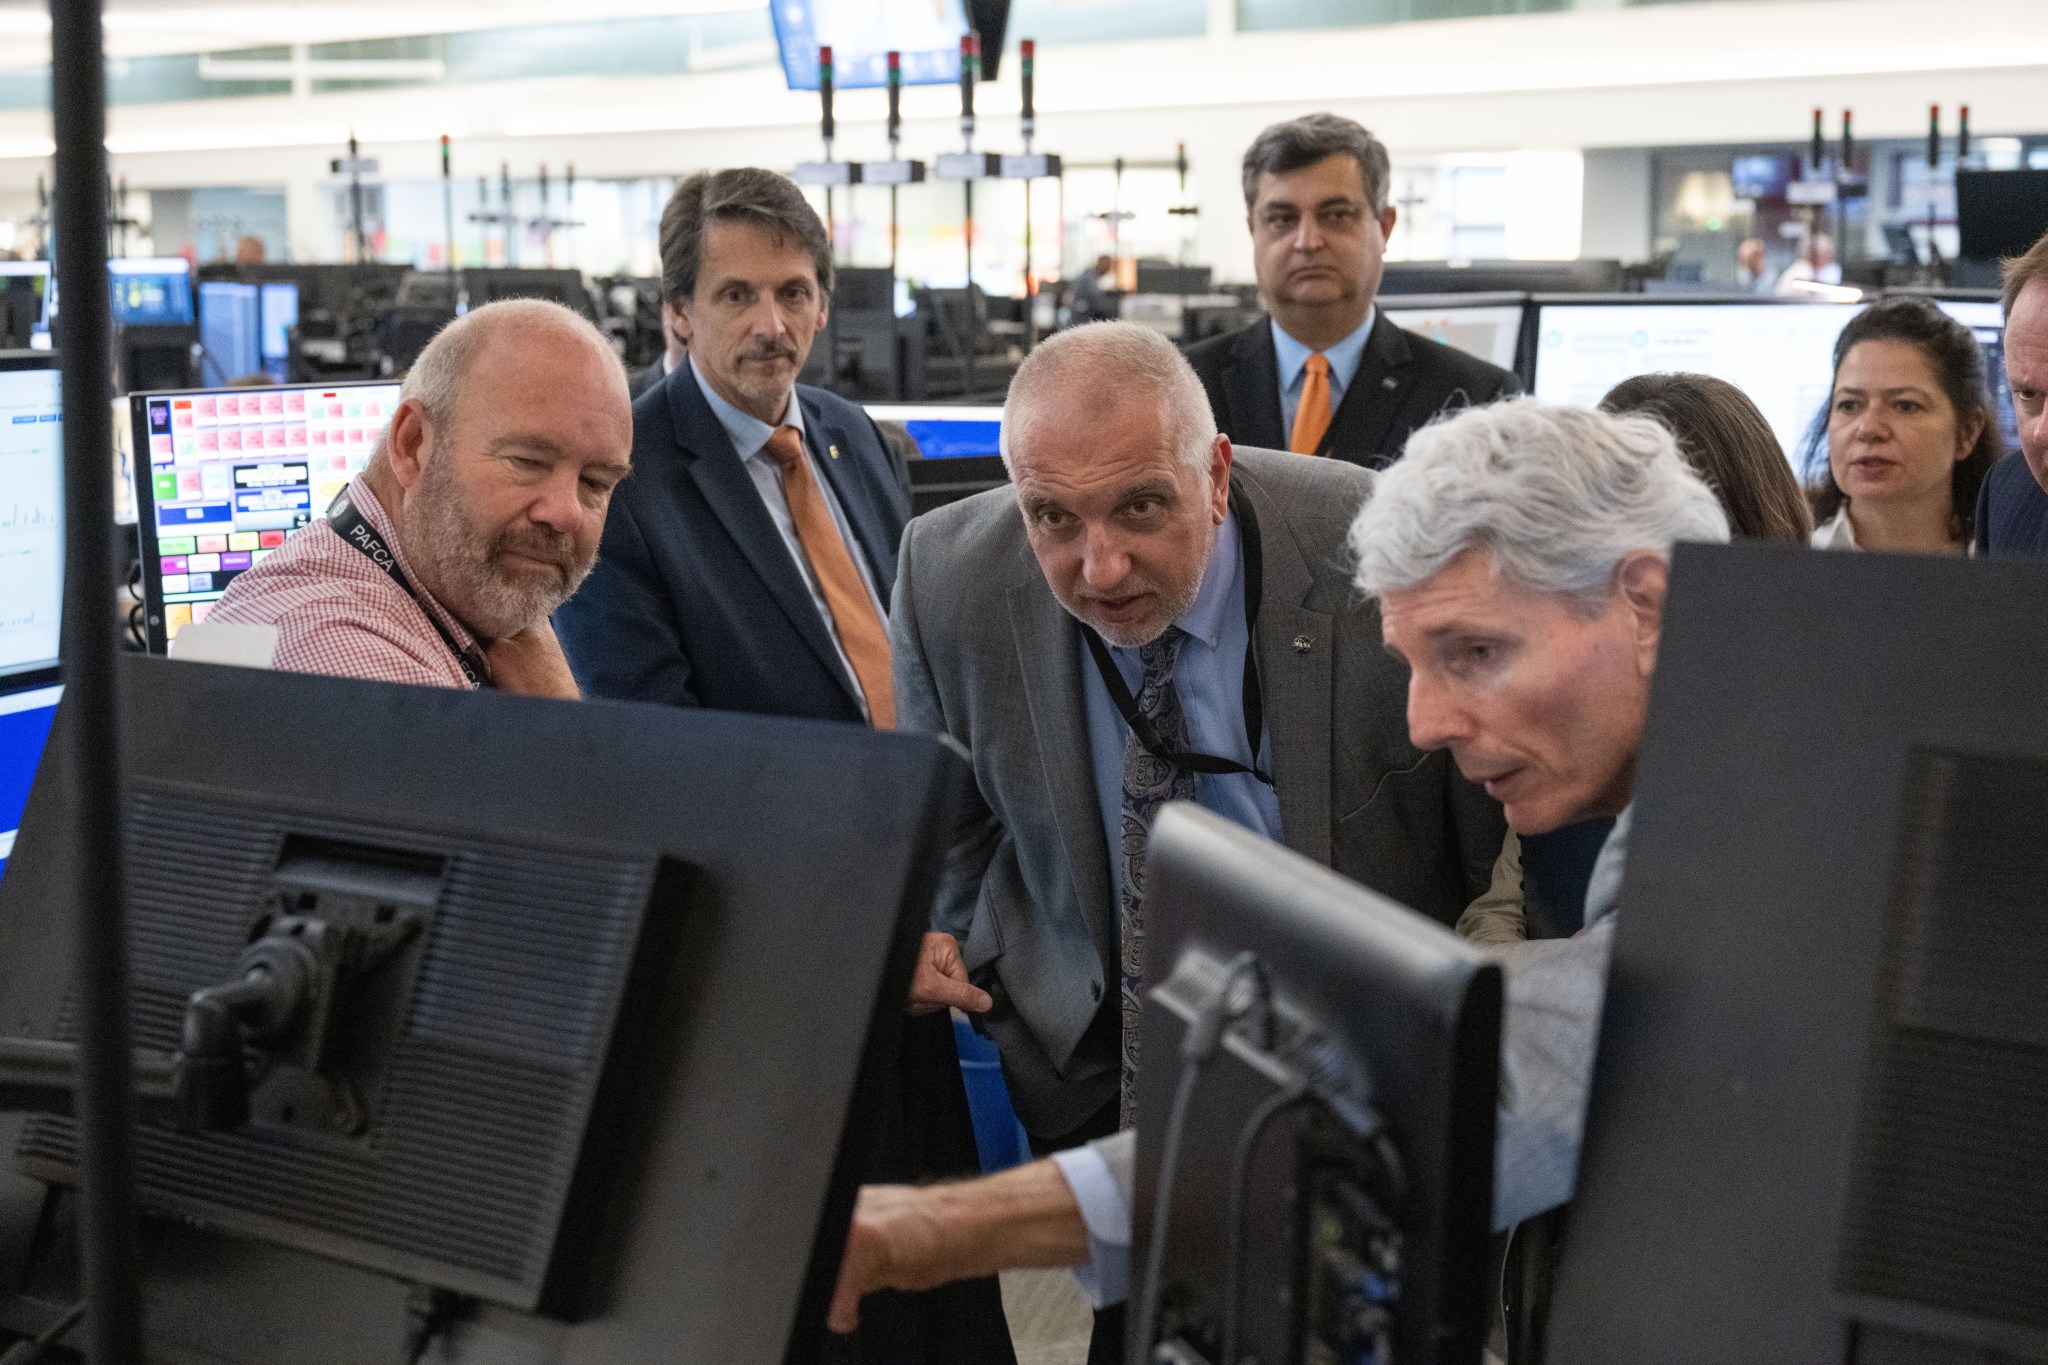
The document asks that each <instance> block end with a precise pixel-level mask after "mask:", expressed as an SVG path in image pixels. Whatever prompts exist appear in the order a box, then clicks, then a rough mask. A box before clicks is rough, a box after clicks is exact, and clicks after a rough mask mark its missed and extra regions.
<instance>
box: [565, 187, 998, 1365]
mask: <svg viewBox="0 0 2048 1365" xmlns="http://www.w3.org/2000/svg"><path fill="white" fill-rule="evenodd" d="M661 259H662V293H663V295H664V298H665V299H666V301H667V302H668V304H669V305H670V308H669V310H668V311H670V312H672V314H673V318H672V321H673V322H674V323H675V324H676V330H677V331H678V332H679V333H680V334H681V336H682V338H683V340H684V341H685V342H687V344H688V354H687V356H686V357H685V358H684V359H683V360H682V361H681V362H680V363H679V364H677V365H676V366H675V367H674V368H673V369H672V370H671V371H670V373H669V374H668V375H667V376H666V377H664V378H663V379H661V380H660V381H659V382H658V383H656V384H655V385H654V386H653V387H652V388H650V389H648V390H647V391H646V392H645V393H643V394H642V395H640V397H639V398H638V399H637V400H635V402H634V404H633V451H634V457H635V458H634V477H633V478H631V479H629V480H627V481H625V483H623V484H622V485H621V486H620V487H619V489H618V490H617V491H616V492H615V493H614V494H613V497H612V503H611V509H610V512H609V513H608V515H607V517H606V520H605V528H604V538H603V540H602V542H601V545H600V550H599V557H598V565H597V568H596V569H595V570H594V571H593V572H592V574H591V576H590V578H589V579H588V580H587V581H586V582H585V583H584V585H583V587H582V589H581V590H580V591H579V592H578V593H577V594H576V596H575V597H573V598H571V599H570V600H569V601H568V602H567V603H565V604H564V605H563V606H562V607H561V608H560V609H559V610H558V611H557V612H556V615H555V630H556V633H557V634H558V635H559V636H560V638H561V641H562V647H563V650H564V652H565V653H566V654H567V655H568V658H569V664H570V667H571V669H572V670H573V671H574V673H575V675H576V679H577V681H578V682H579V683H580V684H581V685H582V687H583V690H584V694H585V695H586V696H595V697H611V698H618V699H622V700H629V701H647V702H666V703H669V704H671V705H676V706H707V707H715V708H717V709H720V710H730V711H752V712H757V713H763V714H768V715H779V716H801V717H806V718H810V719H814V720H827V721H843V722H848V723H852V724H857V725H859V724H871V725H873V726H875V727H876V728H877V729H892V728H894V726H895V715H896V711H895V696H894V687H893V682H892V678H891V673H890V659H889V635H888V616H887V603H888V601H889V595H890V592H891V591H892V590H893V588H894V586H895V581H896V547H897V543H898V542H899V541H900V540H901V538H902V535H903V528H904V525H905V523H907V522H908V521H909V519H910V490H909V483H908V479H907V477H906V475H905V473H904V469H903V464H902V462H901V460H899V459H898V458H897V457H896V456H895V455H894V454H893V453H892V452H891V450H890V448H889V446H888V445H887V444H886V443H884V441H883V440H882V437H881V433H880V432H878V431H877V430H876V429H875V424H874V422H873V421H871V420H870V419H869V418H868V415H867V414H866V413H865V412H864V411H862V410H861V408H860V407H859V406H858V405H857V404H854V403H849V402H848V401H846V400H845V399H843V398H840V397H839V396H837V395H836V394H832V393H828V392H826V391H825V390H823V389H814V388H809V387H806V386H801V385H799V384H797V382H796V377H797V374H798V373H799V372H800V371H801V370H802V369H803V364H804V360H805V358H806V357H807V356H808V355H809V354H810V350H811V345H812V343H813V342H814V341H815V340H816V339H817V337H818V335H819V334H820V333H821V332H822V331H823V330H824V327H825V318H826V313H827V310H828V308H829V305H830V296H831V290H832V249H831V244H830V242H829V241H828V239H827V238H826V235H825V225H824V224H823V223H822V222H820V221H819V219H818V215H817V213H816V212H815V211H814V210H813V209H812V208H811V206H810V204H809V203H807V202H806V201H805V199H804V197H803V194H802V192H801V191H799V190H798V189H797V187H796V186H795V185H794V184H792V183H790V182H789V181H788V180H786V179H784V178H783V177H782V176H779V175H776V174H775V173H774V172H772V171H765V170H755V169H740V170H724V171H709V172H702V173H700V174H697V175H693V176H691V177H690V178H689V179H687V180H685V181H684V182H683V183H682V185H680V186H679V187H678V188H677V190H676V192H675V196H674V198H673V199H672V200H671V202H670V204H669V207H668V209H667V210H666V211H665V212H664V213H663V214H662V233H661ZM678 780H680V781H687V780H688V775H687V774H680V775H678ZM799 816H800V813H793V815H792V818H799ZM770 836H772V831H769V832H764V837H770ZM820 913H829V908H823V907H821V911H820ZM927 945H928V949H929V950H932V951H938V950H943V951H944V952H945V953H948V954H951V956H952V958H953V959H954V960H957V956H958V948H957V945H956V944H955V943H954V941H953V940H952V939H950V938H949V937H947V936H946V935H943V934H934V935H930V936H928V938H927ZM945 965H946V964H945V963H944V962H941V963H939V964H937V966H936V967H934V966H933V964H930V963H927V964H925V965H924V966H923V967H921V969H920V974H919V982H920V985H921V987H922V988H923V989H922V991H921V993H920V998H921V999H924V998H930V999H938V998H939V997H937V996H930V997H927V996H926V995H925V994H924V993H923V992H926V991H930V990H937V991H939V992H940V993H941V994H942V995H945V997H946V998H945V999H944V1000H943V1001H942V1003H945V1004H953V1005H959V1006H962V1007H964V1008H974V1009H986V1008H987V1007H988V997H987V996H986V995H985V994H984V993H983V992H981V991H980V990H978V989H975V988H973V987H967V986H964V985H955V984H954V983H952V982H950V981H949V980H947V979H946V978H945V976H944V974H943V970H942V969H943V967H944V966H945ZM928 975H929V976H930V977H932V978H933V979H932V980H930V981H927V976H928ZM948 992H950V994H947V993H948ZM864 1084H865V1085H866V1086H867V1089H866V1090H864V1092H863V1095H864V1098H863V1100H862V1102H861V1106H860V1110H859V1112H858V1114H857V1116H856V1119H855V1120H854V1121H853V1122H854V1123H855V1124H856V1125H857V1129H856V1131H853V1132H851V1133H850V1135H849V1145H850V1149H851V1151H852V1152H853V1153H854V1155H853V1156H852V1157H851V1160H852V1162H853V1164H854V1166H855V1170H854V1171H853V1175H854V1177H855V1178H857V1179H859V1180H863V1181H873V1180H875V1179H877V1178H881V1177H878V1175H877V1173H878V1172H882V1171H889V1170H894V1171H897V1172H898V1173H899V1176H900V1178H903V1179H909V1180H917V1179H922V1178H926V1177H930V1176H935V1175H943V1174H948V1173H952V1174H964V1173H967V1172H969V1171H971V1170H972V1169H973V1168H974V1166H975V1153H974V1145H973V1134H972V1129H971V1127H970V1125H969V1122H968V1115H967V1109H966V1096H965V1092H964V1090H963V1089H962V1087H961V1082H960V1071H959V1063H958V1060H957V1058H956V1057H955V1055H954V1052H953V1034H952V1024H951V1020H950V1018H949V1016H948V1015H947V1014H946V1013H945V1012H944V1011H943V1010H934V1011H930V1012H927V1013H926V1014H925V1015H924V1017H922V1018H917V1019H911V1020H908V1021H906V1028H905V1035H904V1040H903V1047H902V1049H901V1054H900V1067H899V1068H898V1069H897V1070H895V1071H893V1072H892V1073H891V1074H889V1075H887V1076H882V1077H866V1078H864ZM855 1358H857V1359H859V1360H861V1361H863V1362H868V1361H873V1362H880V1361H887V1362H889V1363H890V1365H918V1363H919V1362H930V1363H931V1365H939V1362H942V1361H943V1362H949V1363H950V1362H973V1363H975V1365H982V1363H984V1362H985V1363H986V1365H1009V1363H1010V1362H1013V1356H1012V1354H1011V1351H1010V1343H1009V1336H1008V1333H1007V1330H1006V1329H1005V1327H1004V1324H1003V1316H1002V1305H1001V1300H1000V1296H999V1293H998V1291H997V1288H996V1285H995V1282H994V1281H993V1280H986V1281H981V1282H978V1283H977V1284H975V1285H973V1286H971V1287H970V1288H969V1289H968V1291H967V1292H966V1293H964V1294H962V1293H955V1292H954V1291H953V1290H952V1289H940V1290H935V1291H933V1292H932V1293H930V1294H925V1295H918V1296H915V1297H912V1298H908V1299H906V1300H904V1301H902V1302H900V1303H898V1304H896V1305H894V1306H893V1308H892V1309H891V1310H890V1311H888V1312H887V1313H886V1314H885V1315H884V1318H883V1319H882V1320H880V1321H878V1322H873V1323H868V1322H864V1323H863V1324H862V1327H861V1334H860V1339H859V1342H858V1344H857V1356H856V1357H855Z"/></svg>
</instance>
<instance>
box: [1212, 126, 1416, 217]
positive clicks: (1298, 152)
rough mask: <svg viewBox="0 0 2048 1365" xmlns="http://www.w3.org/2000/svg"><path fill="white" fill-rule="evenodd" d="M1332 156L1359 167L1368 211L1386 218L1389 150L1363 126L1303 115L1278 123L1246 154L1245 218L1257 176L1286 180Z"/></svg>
mask: <svg viewBox="0 0 2048 1365" xmlns="http://www.w3.org/2000/svg"><path fill="white" fill-rule="evenodd" d="M1333 156H1348V157H1351V158H1352V159H1354V160H1356V161H1357V162H1358V174H1359V176H1360V178H1362V179H1363V180H1364V181H1365V197H1366V198H1367V199H1368V200H1370V201H1371V203H1372V211H1373V212H1374V213H1384V212H1386V209H1387V185H1388V182H1389V181H1391V180H1392V179H1393V168H1392V163H1391V162H1390V161H1389V159H1388V157H1387V145H1386V144H1385V143H1384V142H1381V141H1380V140H1379V139H1378V138H1376V137H1374V136H1373V135H1372V134H1371V133H1369V132H1367V131H1366V130H1365V126H1364V125H1363V124H1360V123H1354V122H1353V121H1352V120H1350V119H1348V118H1339V117H1338V116H1337V115H1335V114H1303V115H1302V116H1301V117H1300V118H1291V119H1288V120H1287V121H1286V122H1285V123H1276V124H1274V125H1273V126H1272V127H1270V128H1268V129H1266V130H1265V131H1264V132H1262V133H1260V134H1259V135H1258V136H1257V137H1256V138H1253V139H1252V145H1251V146H1250V147H1248V148H1246V149H1245V154H1244V207H1245V212H1247V213H1249V212H1251V208H1252V204H1253V203H1254V202H1255V201H1256V200H1257V199H1258V197H1259V177H1260V176H1262V175H1285V174H1287V172H1289V171H1298V170H1300V169H1302V167H1304V166H1313V165H1315V164H1316V163H1317V162H1318V161H1321V160H1324V159H1325V158H1327V157H1333Z"/></svg>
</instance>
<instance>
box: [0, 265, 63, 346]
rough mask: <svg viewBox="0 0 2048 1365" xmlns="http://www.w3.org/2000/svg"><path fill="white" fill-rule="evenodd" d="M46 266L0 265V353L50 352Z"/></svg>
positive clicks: (48, 269) (48, 282)
mask: <svg viewBox="0 0 2048 1365" xmlns="http://www.w3.org/2000/svg"><path fill="white" fill-rule="evenodd" d="M50 297H51V290H50V263H49V262H48V261H0V351H10V350H36V351H46V350H48V349H49V348H50Z"/></svg>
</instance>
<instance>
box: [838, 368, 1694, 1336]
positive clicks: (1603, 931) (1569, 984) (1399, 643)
mask: <svg viewBox="0 0 2048 1365" xmlns="http://www.w3.org/2000/svg"><path fill="white" fill-rule="evenodd" d="M1727 539H1728V519H1727V515H1726V514H1725V513H1723V512H1722V510H1721V507H1720V504H1719V503H1718V502H1717V501H1716V500H1715V498H1714V494H1713V492H1712V490H1710V489H1709V488H1708V487H1707V486H1706V483H1705V482H1704V481H1703V480H1701V478H1700V477H1699V475H1697V474H1695V473H1694V472H1693V471H1692V470H1691V469H1689V468H1688V467H1687V466H1686V464H1685V461H1684V459H1683V458H1682V457H1681V456H1680V455H1679V453H1678V447H1677V444H1676V442H1674V441H1673V440H1672V437H1671V434H1670V433H1669V432H1668V431H1666V430H1665V429H1664V428H1663V427H1662V426H1660V425H1658V424H1657V423H1656V422H1653V421H1650V420H1649V419H1647V418H1643V417H1615V416H1610V415H1608V414H1605V413H1598V412H1586V411H1583V410H1580V409H1574V408H1552V407H1546V406H1544V405H1542V404H1540V403H1537V402H1536V401H1534V400H1532V399H1516V400H1511V401H1508V402H1504V403H1499V404H1495V405H1493V406H1492V407H1487V408H1480V409H1476V410H1473V411H1470V412H1465V413H1461V414H1459V415H1458V416H1456V417H1453V418H1451V419H1449V420H1447V421H1444V422H1441V423H1437V424H1435V425H1433V426H1430V427H1426V428H1424V429H1423V430H1422V431H1421V432H1418V433H1417V434H1416V435H1415V437H1414V438H1413V439H1411V440H1410V441H1409V443H1408V450H1407V454H1406V455H1405V456H1404V457H1403V458H1402V460H1401V461H1400V463H1398V464H1396V465H1395V466H1394V467H1393V468H1392V469H1391V470H1389V471H1387V472H1386V473H1385V474H1383V475H1381V476H1380V479H1379V483H1378V486H1377V489H1376V491H1375V492H1374V493H1373V496H1372V498H1371V500H1370V501H1369V502H1367V503H1366V505H1365V508H1364V510H1363V511H1361V512H1360V513H1359V514H1358V518H1357V521H1356V523H1355V524H1354V526H1353V528H1352V533H1351V545H1352V548H1353V551H1354V553H1355V555H1356V557H1357V574H1356V581H1357V586H1358V588H1359V589H1360V591H1361V592H1363V593H1364V594H1365V595H1367V596H1370V597H1374V598H1377V599H1378V602H1379V609H1380V624H1381V634H1382V639H1383V641H1384V643H1385V645H1386V647H1387V649H1388V650H1390V651H1391V652H1392V653H1394V654H1395V655H1396V656H1398V657H1399V658H1401V659H1402V660H1404V661H1405V662H1406V663H1407V664H1408V666H1409V670H1410V671H1409V678H1408V727H1409V737H1410V739H1411V740H1412V741H1413V742H1414V743H1415V744H1416V745H1417V747H1419V748H1424V749H1447V750H1449V751H1450V753H1451V755H1452V757H1453V758H1454V759H1455V760H1456V762H1457V766H1458V770H1459V771H1460V772H1461V773H1462V774H1464V776H1465V777H1467V778H1468V779H1470V780H1472V781H1475V782H1479V783H1482V784H1483V785H1484V786H1485V788H1486V790H1487V793H1488V794H1489V795H1491V796H1493V797H1494V798H1495V799H1496V800H1498V801H1500V802H1501V804H1502V806H1503V808H1504V809H1505V810H1506V812H1507V819H1508V824H1509V825H1510V826H1511V827H1512V828H1514V829H1516V830H1517V831H1519V832H1521V833H1524V834H1534V833H1539V832H1541V831H1544V830H1550V829H1556V828H1558V827H1559V826H1561V825H1565V824H1569V823H1572V822H1574V821H1579V820H1584V819H1587V818H1590V817H1593V816H1601V815H1606V816H1614V817H1616V819H1615V825H1614V831H1613V833H1612V834H1611V835H1609V836H1608V841H1607V845H1606V847H1605V848H1603V849H1602V850H1601V855H1600V862H1599V865H1598V866H1597V867H1596V868H1595V870H1594V876H1593V885H1592V889H1591V891H1590V893H1589V895H1588V906H1587V913H1586V919H1587V925H1588V927H1587V929H1586V931H1585V932H1584V933H1582V934H1580V935H1579V936H1578V937H1576V938H1570V939H1553V940H1549V941H1546V942H1541V943H1523V944H1517V945H1514V946H1512V947H1508V948H1499V949H1494V950H1493V951H1494V952H1495V953H1496V954H1497V955H1498V956H1499V958H1500V959H1501V961H1502V963H1503V965H1504V966H1505V967H1506V969H1507V974H1508V991H1507V1010H1506V1015H1505V1018H1504V1023H1503V1034H1502V1041H1501V1050H1502V1069H1503V1074H1502V1085H1501V1102H1502V1103H1501V1112H1500V1125H1499V1138H1498V1147H1497V1149H1496V1156H1495V1163H1496V1174H1495V1178H1494V1225H1495V1227H1496V1228H1507V1227H1512V1226H1514V1225H1515V1224H1517V1223H1519V1222H1521V1221H1522V1220H1524V1219H1526V1218H1529V1217H1531V1216H1533V1215H1535V1214H1538V1213H1542V1212H1544V1211H1546V1210H1548V1209H1551V1208H1554V1207H1556V1206H1558V1205H1559V1204H1562V1203H1564V1202H1565V1201H1566V1200H1568V1199H1570V1198H1571V1194H1572V1189H1573V1186H1574V1184H1575V1182H1576V1179H1577V1174H1578V1153H1579V1138H1580V1134H1581V1131H1582V1129H1583V1125H1584V1118H1585V1102H1586V1091H1587V1086H1588V1083H1589V1081H1590V1079H1591V1074H1592V1065H1593V1052H1594V1047H1595V1044H1596V1042H1597V1040H1598V1035H1599V1027H1600V1007H1601V1002H1602V999H1603V997H1604V995H1605V991H1606V979H1607V960H1608V955H1609V951H1610V949H1611V946H1612V944H1613V936H1614V925H1615V914H1614V905H1615V899H1616V896H1617V893H1618V892H1619V890H1620V885H1621V877H1622V871H1623V867H1624V863H1625V860H1626V856H1627V843H1628V829H1629V806H1630V803H1631V802H1632V801H1633V799H1634V796H1635V773H1636V755H1637V751H1638V750H1639V748H1640V747H1641V744H1642V737H1643V724H1644V720H1645V717H1646V715H1647V711H1648V702H1649V690H1650V679H1651V676H1652V674H1653V672H1654V670H1655V668H1656V662H1657V645H1658V640H1659V637H1660V632H1661V629H1662V623H1663V614H1664V601H1665V592H1666V588H1667V586H1668V579H1669V575H1670V558H1671V547H1672V545H1673V544H1674V543H1675V542H1678V541H1682V540H1697V541H1725V540H1727ZM1134 1148H1135V1142H1134V1134H1133V1133H1132V1132H1130V1131H1129V1130H1126V1131H1124V1132H1121V1133H1118V1134H1116V1135H1114V1136H1113V1137H1110V1138H1107V1139H1103V1140H1101V1141H1098V1142H1095V1143H1092V1144H1090V1145H1089V1146H1087V1147H1084V1148H1077V1149H1074V1150H1071V1151H1067V1152H1062V1153H1058V1154H1057V1155H1056V1156H1054V1157H1052V1158H1049V1159H1047V1160H1044V1161H1038V1162H1034V1163H1032V1164H1031V1165H1028V1166H1023V1167H1019V1168H1018V1169H1016V1170H1014V1171H1009V1172H1005V1173H1003V1174H1001V1175H997V1176H991V1177H987V1178H985V1179H982V1180H977V1181H967V1182H963V1183H958V1184H954V1185H940V1186H930V1187H926V1188H922V1189H909V1188H870V1189H865V1190H863V1191H862V1192H861V1196H860V1200H859V1203H858V1205H857V1206H856V1208H855V1211H854V1218H853V1223H852V1226H851V1228H850V1229H849V1231H848V1235H847V1244H846V1253H845V1256H844V1258H843V1259H842V1261H841V1264H840V1271H839V1282H838V1287H837V1291H836V1293H835V1295H834V1298H833V1304H832V1310H831V1321H832V1322H833V1324H834V1325H835V1326H840V1327H843V1326H845V1325H848V1324H851V1323H852V1322H853V1321H855V1320H856V1318H857V1316H858V1314H859V1311H860V1301H861V1297H862V1295H863V1294H865V1293H867V1292H869V1291H871V1290H874V1289H878V1288H884V1287H889V1286H906V1287H907V1286H914V1285H921V1284H932V1283H938V1282H942V1281H944V1280H946V1279H948V1278H951V1277H952V1276H954V1275H959V1274H967V1273H986V1272H987V1271H989V1270H992V1269H1000V1268H1008V1267H1012V1266H1025V1265H1055V1264H1070V1265H1080V1264H1083V1263H1084V1262H1085V1263H1086V1265H1087V1267H1088V1275H1087V1278H1089V1280H1090V1283H1091V1284H1092V1285H1093V1286H1095V1288H1096V1291H1097V1293H1098V1296H1101V1295H1104V1294H1111V1295H1114V1294H1120V1293H1121V1292H1122V1290H1123V1288H1124V1287H1125V1283H1126V1276H1127V1274H1128V1271H1129V1255H1130V1240H1131V1237H1130V1233H1131V1227H1130V1207H1131V1190H1132V1188H1133V1179H1132V1176H1133V1170H1132V1165H1133V1158H1134ZM1102 1171H1107V1172H1108V1174H1109V1175H1110V1177H1111V1178H1112V1180H1111V1184H1112V1186H1113V1188H1111V1189H1109V1190H1107V1191H1104V1189H1103V1187H1102V1183H1101V1180H1100V1177H1099V1174H1098V1173H1099V1172H1102ZM1077 1195H1078V1196H1080V1197H1077ZM1098 1301H1100V1297H1098Z"/></svg>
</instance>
